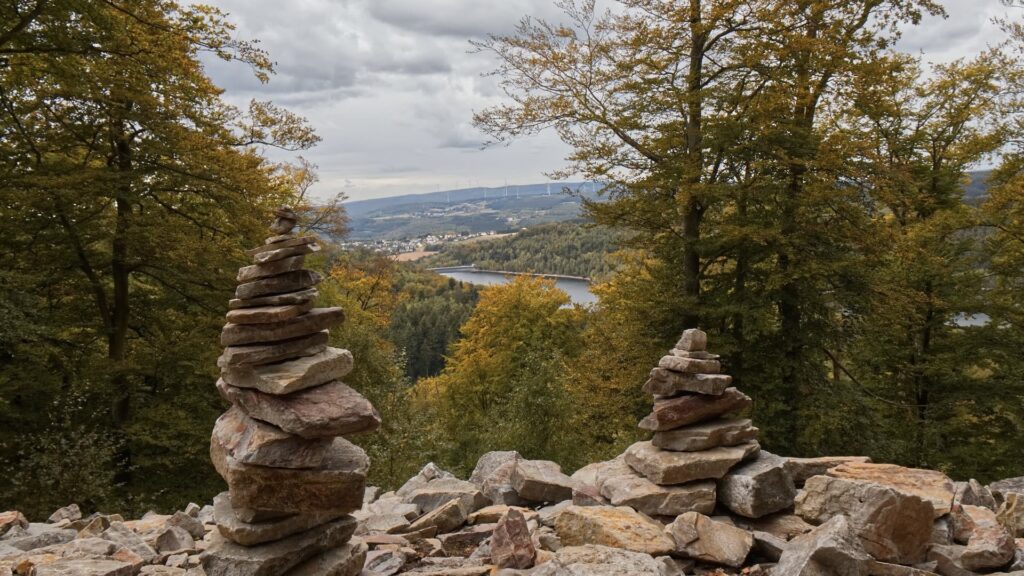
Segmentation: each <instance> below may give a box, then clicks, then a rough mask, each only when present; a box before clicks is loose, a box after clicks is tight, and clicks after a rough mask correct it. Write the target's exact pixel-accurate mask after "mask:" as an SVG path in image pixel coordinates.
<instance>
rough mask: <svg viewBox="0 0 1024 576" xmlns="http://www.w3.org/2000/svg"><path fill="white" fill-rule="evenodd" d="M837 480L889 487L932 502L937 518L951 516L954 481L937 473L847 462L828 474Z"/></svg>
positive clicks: (901, 467) (831, 469)
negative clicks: (872, 483) (858, 481)
mask: <svg viewBox="0 0 1024 576" xmlns="http://www.w3.org/2000/svg"><path fill="white" fill-rule="evenodd" d="M826 473H827V474H828V475H829V476H832V477H834V478H845V479H847V480H862V481H866V482H874V483H875V484H881V485H883V486H888V487H890V488H893V489H894V490H898V491H900V492H903V493H905V494H913V495H915V496H919V497H921V498H922V499H924V500H927V501H929V502H931V504H932V508H934V510H935V517H936V518H938V517H940V516H944V515H946V514H949V512H950V510H951V509H952V506H953V496H954V495H955V492H956V487H955V486H954V485H953V481H952V480H951V479H950V478H949V477H948V476H946V475H945V474H943V473H942V472H938V471H936V470H924V469H920V468H906V467H904V466H897V465H895V464H872V463H868V462H846V463H843V464H840V465H838V466H835V467H833V468H830V469H829V470H828V472H826Z"/></svg>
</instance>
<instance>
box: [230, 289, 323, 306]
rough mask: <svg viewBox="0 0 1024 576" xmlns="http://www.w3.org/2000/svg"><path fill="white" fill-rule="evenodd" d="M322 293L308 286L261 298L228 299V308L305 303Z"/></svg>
mask: <svg viewBox="0 0 1024 576" xmlns="http://www.w3.org/2000/svg"><path fill="white" fill-rule="evenodd" d="M319 295H320V293H319V292H318V291H317V289H316V288H307V289H305V290H302V291H299V292H289V293H287V294H273V295H271V296H261V297H259V298H248V299H244V300H243V299H239V298H233V299H231V300H229V301H228V308H230V309H231V310H235V309H239V308H254V307H257V306H287V305H292V304H305V303H306V302H311V301H313V300H316V298H317V296H319Z"/></svg>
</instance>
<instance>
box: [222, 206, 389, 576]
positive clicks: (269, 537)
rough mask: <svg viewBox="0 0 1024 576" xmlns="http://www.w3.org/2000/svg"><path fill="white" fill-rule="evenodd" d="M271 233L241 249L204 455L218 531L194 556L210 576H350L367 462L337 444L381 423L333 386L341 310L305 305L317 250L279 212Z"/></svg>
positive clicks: (342, 367) (344, 365) (316, 278)
mask: <svg viewBox="0 0 1024 576" xmlns="http://www.w3.org/2000/svg"><path fill="white" fill-rule="evenodd" d="M275 215H276V217H277V218H276V220H275V221H274V223H273V225H272V226H271V231H272V232H273V233H274V234H275V235H274V236H272V237H270V238H268V239H267V240H266V243H265V244H264V245H263V246H260V247H258V248H254V249H252V250H248V251H247V254H248V255H249V256H251V257H252V262H253V264H252V265H251V266H245V267H243V268H241V269H240V270H239V271H238V282H239V285H238V288H237V289H236V291H235V299H233V300H231V302H230V304H229V308H230V311H229V312H228V313H227V320H228V324H227V325H226V326H224V330H223V331H222V332H221V344H223V345H224V346H225V347H226V348H225V349H224V353H223V354H222V355H221V357H220V358H219V360H218V366H219V367H220V368H221V379H220V380H218V381H217V390H218V391H219V392H220V395H221V396H222V397H223V398H224V399H225V400H227V401H228V402H230V403H231V404H232V406H231V408H230V409H229V410H228V411H227V412H226V413H225V414H223V415H222V416H221V417H220V418H219V419H218V420H217V424H216V425H215V427H214V430H213V436H212V438H211V440H210V456H211V459H212V460H213V464H214V467H215V468H216V469H217V472H218V473H219V474H220V475H221V476H222V477H223V478H224V480H225V481H226V482H227V484H228V492H225V493H222V494H220V495H218V496H217V497H216V498H215V499H214V520H215V522H216V524H217V532H216V533H215V534H213V536H212V541H211V542H210V545H209V547H208V548H207V550H206V552H205V553H204V554H203V558H202V562H203V567H204V569H205V571H206V574H207V575H208V576H282V575H284V576H299V575H302V576H315V575H327V574H330V575H332V576H352V575H355V574H358V573H359V572H360V570H361V569H362V566H363V562H364V559H365V556H366V546H365V545H364V544H361V543H359V544H356V543H353V542H349V539H350V538H351V537H352V535H353V533H354V532H355V529H356V521H355V519H354V518H353V517H352V516H350V513H351V512H353V511H356V510H358V509H359V508H360V507H361V506H362V503H363V493H364V489H365V486H366V473H367V471H368V469H369V465H370V462H369V459H368V458H367V456H366V453H365V452H363V450H362V449H360V448H359V447H358V446H355V445H354V444H352V443H350V442H349V441H348V440H346V439H345V438H344V437H343V436H347V435H349V434H356V433H360V432H367V431H371V430H374V429H376V428H377V427H378V426H379V425H380V417H379V416H378V414H377V412H376V410H375V409H374V408H373V406H372V405H371V404H370V403H369V401H367V400H366V399H365V398H364V397H363V396H362V395H360V394H359V393H358V392H356V391H355V390H353V389H352V388H350V387H348V386H347V385H345V384H344V383H343V382H342V381H341V378H343V377H345V376H346V375H347V374H348V373H349V372H350V371H351V370H352V364H353V359H352V354H351V353H349V352H348V351H347V350H342V349H338V348H332V347H330V346H328V345H327V342H328V337H329V332H328V329H329V328H330V327H332V326H337V325H338V324H340V323H341V322H342V321H343V320H344V314H343V312H342V310H341V309H340V308H314V307H313V306H314V301H315V300H316V297H317V290H316V288H315V286H316V285H317V284H318V283H319V282H320V281H321V277H320V275H319V274H317V273H316V272H313V271H310V270H305V269H303V264H304V263H305V258H306V255H308V254H312V253H314V252H317V251H319V250H320V247H319V245H318V244H317V242H316V237H314V236H297V235H295V234H293V232H292V231H293V229H294V228H295V225H296V223H297V218H296V216H295V213H294V212H293V211H292V210H291V209H289V208H287V207H282V208H280V209H278V210H276V211H275Z"/></svg>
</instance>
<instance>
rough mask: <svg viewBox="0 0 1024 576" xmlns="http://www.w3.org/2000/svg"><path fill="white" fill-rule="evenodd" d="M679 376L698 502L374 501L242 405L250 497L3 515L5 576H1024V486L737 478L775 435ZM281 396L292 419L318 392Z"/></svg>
mask: <svg viewBox="0 0 1024 576" xmlns="http://www.w3.org/2000/svg"><path fill="white" fill-rule="evenodd" d="M310 312H313V311H312V310H310V311H309V312H307V313H310ZM295 337H301V336H295ZM704 341H705V337H704V336H703V333H700V332H697V331H688V332H687V333H686V334H684V337H683V339H682V340H681V341H680V345H679V346H677V350H680V351H682V352H686V353H687V354H688V355H678V353H676V354H673V356H675V357H679V358H694V359H698V360H705V361H710V360H715V361H717V358H713V357H711V355H710V354H708V353H707V352H706V351H705V350H704V347H703V346H704V345H703V344H702V342H704ZM241 346H249V345H248V344H245V345H241ZM318 346H322V348H321V350H320V351H323V350H326V349H327V348H326V344H325V342H324V343H321V344H319V345H318ZM230 350H231V348H230V347H229V349H228V351H230ZM228 351H225V356H227V355H228ZM317 353H319V352H310V353H309V354H308V355H307V356H301V358H309V357H310V356H313V355H315V354H317ZM293 355H294V353H289V356H287V357H286V358H292V357H293ZM701 356H703V358H701ZM286 358H278V359H276V360H264V361H263V363H265V362H275V361H276V362H278V363H282V361H283V362H284V363H287V362H290V361H292V360H287V359H286ZM222 360H223V359H222ZM662 362H663V366H661V367H659V368H660V369H656V370H655V371H654V373H653V374H652V378H651V381H650V382H648V384H647V389H648V391H649V392H651V393H653V394H655V395H656V399H655V401H656V407H655V411H654V412H655V413H654V414H652V415H651V416H650V417H648V418H645V419H644V421H645V422H666V423H667V422H676V423H678V422H681V421H684V420H687V418H689V420H688V421H687V422H686V423H684V424H678V425H674V426H667V427H665V428H664V429H663V430H654V432H655V438H656V439H655V440H653V441H652V442H651V443H646V444H649V446H650V447H649V448H645V450H648V451H649V452H650V453H653V454H660V453H661V452H664V453H666V454H667V456H661V457H668V458H674V457H677V456H678V455H680V454H681V455H683V457H684V458H688V459H689V460H688V462H699V464H694V465H691V467H690V469H691V470H704V472H700V473H696V476H694V475H693V474H692V473H691V474H689V475H683V476H669V477H670V478H672V479H673V480H678V479H679V478H685V479H686V480H685V481H683V482H682V483H679V484H660V483H656V482H655V481H652V479H651V478H649V477H648V475H647V473H646V472H644V473H641V472H640V471H638V470H637V469H640V470H643V468H642V467H641V466H640V465H638V466H637V467H636V468H637V469H634V466H632V461H635V460H634V458H633V457H631V456H630V453H629V451H627V453H626V454H624V455H621V456H619V457H617V458H615V459H613V460H609V461H606V462H598V463H594V464H590V465H588V466H586V467H584V468H582V469H580V470H578V471H576V473H574V474H573V475H572V476H571V477H570V476H566V475H565V474H564V473H563V472H562V471H561V469H560V468H559V466H558V464H556V463H554V462H548V461H543V460H527V459H525V458H523V457H522V456H521V455H520V454H518V453H517V452H490V453H487V454H484V455H483V456H481V457H480V459H479V461H478V462H477V465H476V468H475V469H474V471H473V473H472V475H471V476H470V477H469V479H468V480H460V479H458V478H456V477H455V476H454V475H452V474H450V473H448V472H446V471H444V470H442V469H440V468H438V467H437V466H435V465H434V464H428V465H427V466H425V467H424V468H423V469H422V470H421V471H420V472H419V474H417V475H416V476H414V477H413V478H411V479H409V480H408V481H407V482H406V483H405V484H404V485H403V486H401V487H400V488H399V489H397V490H395V491H394V492H386V493H381V491H380V490H379V489H377V488H374V487H369V488H366V489H365V491H363V489H362V476H361V475H360V473H359V472H358V470H362V472H361V473H362V474H365V456H362V455H361V453H359V452H356V450H357V449H348V448H347V446H349V445H348V444H345V445H344V446H345V447H346V450H349V452H346V453H347V454H354V455H353V456H352V459H351V460H349V461H347V462H349V464H345V463H343V462H341V461H340V460H344V459H343V458H342V459H337V458H334V457H332V454H334V453H332V452H331V451H330V449H329V448H326V447H325V446H328V445H329V446H332V447H333V446H334V445H335V444H336V443H337V442H338V441H337V440H332V441H330V443H327V442H325V443H324V444H325V445H324V446H321V445H317V444H315V442H316V441H318V440H320V439H321V438H322V436H319V435H317V434H311V432H312V431H314V430H316V429H317V426H319V425H320V424H316V425H314V424H310V422H313V421H312V420H309V421H307V420H304V419H302V418H299V417H296V418H294V419H288V421H287V423H285V420H283V419H278V420H275V421H269V418H270V416H256V415H255V413H256V411H257V408H256V407H258V406H262V405H263V404H261V403H257V404H250V405H249V406H248V407H247V406H245V405H241V404H238V405H236V406H235V407H233V408H232V410H231V411H229V412H228V414H225V416H224V417H223V418H222V419H221V421H222V422H220V423H218V425H217V431H215V434H214V440H213V447H212V452H213V453H214V460H215V462H218V464H217V465H218V469H219V470H222V473H225V472H224V471H227V473H226V477H227V478H228V482H229V486H230V487H231V491H230V492H228V493H225V494H221V495H219V496H217V497H216V498H215V499H214V503H213V506H204V507H202V508H200V507H199V506H196V505H194V504H190V505H189V506H188V507H187V508H186V509H185V510H183V511H179V512H176V513H175V514H174V515H171V516H167V515H158V514H153V513H150V514H147V515H146V516H144V517H143V518H142V519H141V520H137V521H123V519H122V518H120V517H119V516H116V515H103V514H93V515H91V516H88V517H85V518H83V517H82V515H81V513H80V511H79V510H78V508H77V506H69V507H66V508H62V509H60V510H58V511H56V512H54V513H53V515H52V516H51V517H50V519H49V520H48V521H47V522H46V523H30V522H28V520H27V519H26V518H25V517H24V516H23V515H21V514H20V513H18V512H14V511H11V512H4V513H0V576H11V575H12V574H16V575H17V576H135V575H136V574H139V575H146V576H213V575H219V576H228V575H230V576H248V575H286V576H313V575H320V576H326V575H331V576H354V575H355V574H359V575H360V576H394V575H403V574H404V575H409V576H414V575H415V576H485V575H490V576H625V575H629V576H684V575H692V574H697V575H715V576H719V575H737V576H739V575H746V576H769V575H770V576H936V575H939V576H974V575H977V574H986V575H988V576H997V575H1002V576H1024V512H1022V507H1024V477H1022V478H1011V479H1007V480H1001V481H999V482H995V483H993V484H990V485H989V486H983V485H981V484H979V483H978V482H976V481H974V480H970V481H968V482H953V481H952V480H950V479H949V478H948V477H947V476H945V475H944V474H942V473H940V472H936V471H932V470H919V469H911V468H905V467H901V466H895V465H891V464H875V463H872V462H871V461H870V460H869V459H867V458H863V457H823V458H785V457H780V456H775V455H772V454H769V453H767V452H765V451H756V450H754V449H750V453H749V454H745V455H744V456H743V457H741V458H740V459H739V460H737V461H736V462H734V463H731V464H729V465H728V466H726V465H724V464H722V463H721V462H720V461H719V460H717V459H716V458H715V457H713V456H714V454H716V452H715V451H716V450H720V449H722V448H736V447H742V446H744V445H750V444H753V445H754V446H755V447H756V441H755V439H754V438H755V435H756V429H754V428H753V427H752V426H751V425H750V423H749V421H745V420H742V419H728V418H726V417H724V414H726V413H728V412H731V411H733V410H736V409H737V408H728V409H723V410H721V411H714V410H711V411H706V410H704V409H703V408H692V407H693V406H705V405H706V404H708V403H710V404H715V403H719V402H723V400H724V398H723V397H726V395H727V394H730V393H729V392H728V391H729V390H731V388H729V384H731V382H730V381H729V379H728V377H727V376H723V375H719V374H717V373H715V372H713V371H712V370H717V364H708V363H704V364H700V365H699V366H700V367H699V368H697V366H698V365H692V364H690V363H685V364H676V362H677V361H675V360H671V359H669V360H663V361H662ZM666 364H667V365H669V366H668V367H666V366H665V365H666ZM230 365H231V364H224V366H230ZM256 365H257V366H259V365H261V363H257V364H256ZM683 369H689V370H699V372H685V371H683ZM296 372H298V371H296ZM327 372H329V371H327ZM303 374H305V372H303ZM225 376H226V378H225V379H226V380H228V381H229V383H227V384H225V385H226V386H227V385H232V384H230V379H231V376H230V375H228V374H225ZM310 386H311V388H309V389H310V390H317V389H319V388H324V387H327V386H330V384H321V385H319V386H314V385H312V384H311V385H310ZM684 386H685V387H684ZM238 388H239V389H240V390H242V389H243V388H241V387H240V386H238ZM262 393H263V394H265V395H266V396H267V397H268V398H272V399H276V400H277V401H283V400H284V399H288V398H290V397H292V396H293V395H295V394H301V393H302V390H298V391H293V392H290V393H287V394H273V393H268V392H262ZM680 398H685V399H687V400H685V402H691V403H693V402H696V403H695V404H688V406H690V407H691V408H692V410H687V411H678V412H676V413H675V414H676V415H673V416H672V417H671V418H672V419H671V420H670V419H669V417H668V414H669V412H664V411H661V412H660V414H659V406H658V403H662V402H671V401H673V400H678V399H680ZM738 398H740V400H738V401H739V402H740V404H745V403H746V402H747V401H744V400H742V398H745V397H738ZM698 400H699V401H700V402H697V401H698ZM680 402H682V401H680ZM339 405H343V404H339ZM726 405H732V404H728V403H727V404H726ZM272 406H276V404H273V405H272ZM315 406H316V407H317V408H318V409H321V410H325V411H328V412H330V411H331V410H334V409H335V408H336V406H338V405H335V404H331V403H329V402H326V403H325V404H322V405H321V404H315ZM367 406H368V405H367ZM367 410H369V413H370V414H372V408H367ZM233 413H234V414H235V415H233V416H232V414H233ZM259 413H260V414H264V415H273V414H274V413H275V412H274V410H273V409H271V408H267V409H266V411H263V412H259ZM295 413H296V414H306V412H303V411H302V410H298V409H297V410H296V412H295ZM331 413H333V412H331ZM695 414H700V415H699V416H695ZM687 415H689V416H687ZM263 417H266V418H268V421H266V422H264V421H263V420H262V418H263ZM365 418H367V417H366V416H360V417H359V418H356V419H355V420H364V419H365ZM694 418H696V419H694ZM369 419H370V420H371V421H373V422H374V424H373V425H376V424H375V422H376V419H375V415H373V417H370V418H369ZM292 420H294V421H292ZM330 420H331V419H330V418H327V417H325V418H323V419H320V420H317V422H321V423H326V422H328V421H330ZM223 422H235V424H231V425H230V426H229V425H227V424H223ZM249 422H252V423H255V424H254V425H250V424H248V423H249ZM300 422H306V425H300ZM237 423H242V424H237ZM324 425H325V426H326V424H324ZM286 426H287V428H286ZM371 427H372V426H371ZM659 427H660V426H659ZM290 430H294V432H292V431H290ZM298 430H302V431H303V433H299V432H298ZM343 433H348V432H343ZM662 433H664V434H665V436H661V437H659V436H657V435H658V434H662ZM304 434H305V435H304ZM666 436H669V437H667V438H666ZM218 437H220V438H221V439H220V440H218ZM659 438H660V439H659ZM655 442H657V444H660V445H656V444H655ZM644 444H645V443H641V445H644ZM629 450H634V448H630V449H629ZM746 450H747V449H746V448H742V449H741V451H742V452H746ZM318 451H321V452H320V454H321V457H319V459H318V457H317V453H318ZM709 453H710V454H709ZM727 461H728V460H727ZM709 463H711V464H709ZM296 464H302V466H296ZM287 465H292V466H295V467H292V468H289V467H287ZM346 466H349V468H346ZM353 466H354V469H355V470H356V472H351V470H353ZM343 470H347V471H350V472H339V471H343ZM345 474H348V476H345ZM659 474H661V473H660V472H659ZM666 474H667V472H666ZM705 474H706V476H705ZM342 477H344V478H345V479H344V480H339V481H335V479H336V478H342ZM656 479H657V480H658V481H659V482H660V481H661V480H663V478H662V477H661V476H656ZM357 488H358V492H357V491H356V490H357ZM797 488H799V491H797ZM353 494H358V495H359V496H360V498H359V499H360V500H361V503H359V502H355V503H354V502H353ZM236 497H237V498H236ZM236 499H237V501H236ZM314 502H315V503H318V504H319V505H321V506H322V508H321V509H313V508H314V506H313V504H312V503H314ZM360 504H361V506H360ZM357 508H358V509H357ZM348 512H352V513H351V515H347V514H348ZM350 537H351V540H350V541H349V540H348V539H349V538H350ZM200 559H202V565H200ZM204 568H205V571H204Z"/></svg>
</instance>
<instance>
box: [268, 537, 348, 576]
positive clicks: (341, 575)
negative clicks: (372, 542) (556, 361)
mask: <svg viewBox="0 0 1024 576" xmlns="http://www.w3.org/2000/svg"><path fill="white" fill-rule="evenodd" d="M365 562H366V544H363V543H362V542H347V543H345V544H343V545H342V546H339V547H337V548H332V549H330V550H327V551H324V552H321V553H319V554H317V555H316V556H313V557H312V558H310V559H309V560H306V561H305V562H303V563H301V564H299V565H298V566H296V567H294V568H292V569H291V570H289V571H288V572H287V573H285V576H357V575H358V574H360V573H361V572H362V570H363V564H364V563H365Z"/></svg>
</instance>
